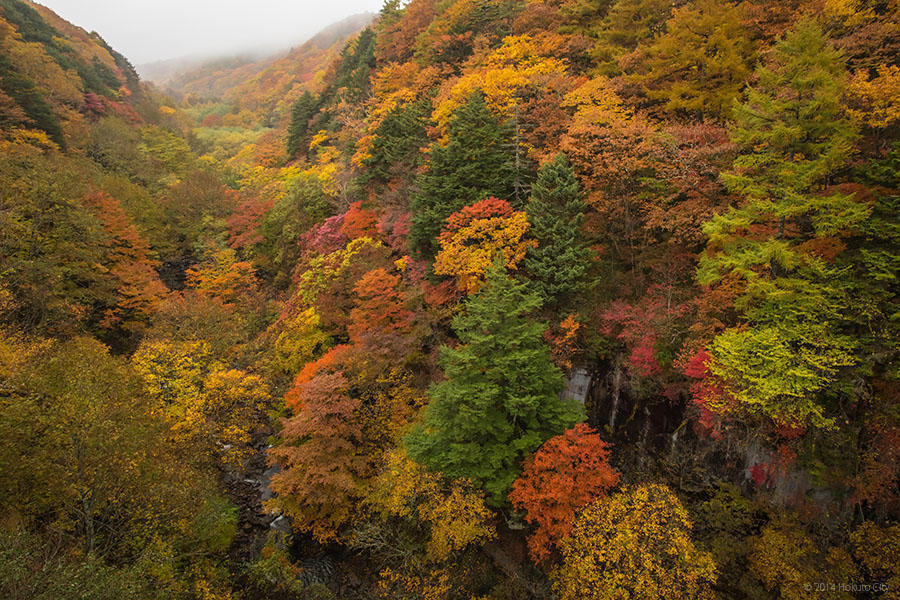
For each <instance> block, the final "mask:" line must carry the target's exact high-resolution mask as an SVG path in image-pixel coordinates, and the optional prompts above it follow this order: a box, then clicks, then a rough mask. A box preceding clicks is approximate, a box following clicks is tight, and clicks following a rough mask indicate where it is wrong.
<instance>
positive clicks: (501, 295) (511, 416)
mask: <svg viewBox="0 0 900 600" xmlns="http://www.w3.org/2000/svg"><path fill="white" fill-rule="evenodd" d="M539 305H540V300H539V299H538V298H537V296H535V295H534V294H530V293H528V292H527V290H526V286H525V284H523V283H520V282H517V281H515V280H514V279H512V278H510V277H509V276H508V275H507V273H506V270H505V269H504V268H503V267H502V265H500V264H497V265H495V266H494V267H493V268H492V269H491V271H490V272H489V273H488V278H487V282H486V283H485V285H484V287H483V288H482V289H481V290H480V291H479V292H478V293H477V294H476V295H474V296H473V297H472V298H471V300H470V301H469V302H468V303H467V305H466V310H465V312H464V313H461V314H459V315H457V317H456V318H455V319H454V320H453V328H454V330H455V331H456V334H457V336H458V337H459V340H460V345H459V346H458V347H456V348H451V347H447V346H445V347H443V348H442V349H441V366H442V367H443V369H444V373H445V375H446V377H447V379H446V380H444V381H442V382H440V383H437V384H435V385H434V386H433V387H432V389H431V393H430V395H431V403H430V404H429V405H428V408H427V410H426V416H425V422H424V424H423V425H422V426H420V427H418V428H417V429H415V430H413V432H412V433H411V434H410V435H409V436H408V437H407V438H406V445H407V448H408V450H409V453H410V455H411V456H412V457H413V458H414V459H416V460H418V461H420V462H422V463H423V464H425V465H426V466H427V467H428V468H429V469H430V470H432V471H439V472H441V473H443V475H444V476H445V477H448V478H468V479H470V480H471V481H472V482H474V483H475V484H476V485H478V486H480V487H482V488H483V489H484V491H485V492H486V494H487V498H488V502H489V503H490V504H492V505H493V506H501V505H503V504H505V503H506V502H507V494H508V492H509V490H510V487H511V486H512V483H513V481H515V479H516V478H517V477H518V475H519V474H520V473H521V470H522V463H523V461H524V459H525V458H526V457H528V456H529V455H530V454H531V453H532V452H534V451H535V450H537V448H539V447H540V446H541V444H543V443H544V442H545V441H546V440H547V439H549V438H551V437H553V436H554V435H559V434H560V433H562V432H563V431H565V430H566V429H567V428H569V427H571V426H572V425H573V424H574V423H575V422H577V421H578V420H579V419H580V412H579V410H578V409H577V408H576V407H575V406H574V405H571V404H567V403H564V402H563V401H561V400H560V399H559V395H558V394H559V391H560V390H561V389H562V386H563V379H562V374H561V373H560V371H559V370H558V369H557V368H556V367H555V366H554V365H553V363H552V361H551V358H550V350H549V348H548V347H547V346H546V345H545V344H544V342H543V339H542V335H543V332H544V331H545V329H546V328H545V327H544V325H543V324H541V323H536V322H534V321H533V320H531V319H530V318H529V317H528V315H529V313H531V312H533V311H534V310H535V309H536V308H538V306H539Z"/></svg>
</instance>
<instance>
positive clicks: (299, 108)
mask: <svg viewBox="0 0 900 600" xmlns="http://www.w3.org/2000/svg"><path fill="white" fill-rule="evenodd" d="M317 110H318V102H317V101H316V98H315V96H313V95H312V94H311V93H310V92H309V90H307V91H305V92H303V95H302V96H300V97H299V98H297V100H296V101H295V102H294V104H293V106H292V107H291V124H290V127H288V139H287V155H288V159H289V160H290V159H293V158H295V157H296V156H297V155H298V154H300V153H301V152H303V151H304V150H305V145H306V144H305V142H306V134H307V133H308V131H307V130H308V128H309V120H310V119H311V118H312V117H313V115H315V114H316V111H317Z"/></svg>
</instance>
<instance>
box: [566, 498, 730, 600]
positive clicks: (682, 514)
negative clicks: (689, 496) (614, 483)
mask: <svg viewBox="0 0 900 600" xmlns="http://www.w3.org/2000/svg"><path fill="white" fill-rule="evenodd" d="M691 527H692V524H691V521H690V519H689V518H688V514H687V511H686V510H685V509H684V507H683V506H682V505H681V502H680V501H679V500H678V498H677V497H676V496H675V494H673V493H672V492H671V490H669V488H668V487H666V486H664V485H658V484H644V485H639V486H636V487H632V488H622V491H621V492H620V493H619V494H616V495H614V496H611V497H610V498H602V499H600V500H597V501H595V502H594V503H592V504H590V505H588V507H587V508H585V509H584V512H583V513H582V514H581V515H580V516H579V517H578V518H577V519H576V521H575V526H574V528H573V531H572V534H571V536H570V537H569V538H568V539H566V540H563V542H562V544H561V547H562V554H563V565H562V566H561V567H560V568H559V569H558V570H556V571H555V573H554V574H553V579H554V589H555V590H556V593H557V594H558V596H559V598H560V600H612V599H620V598H645V599H648V600H649V599H653V598H659V599H662V598H666V599H667V600H671V599H681V598H684V599H685V600H687V599H710V600H711V599H712V598H714V594H713V590H712V586H713V584H714V583H715V581H716V565H715V563H714V562H713V559H712V556H711V555H710V554H709V553H707V552H704V551H703V550H700V549H699V548H697V547H696V546H695V545H694V542H693V541H692V540H691V537H690V531H691Z"/></svg>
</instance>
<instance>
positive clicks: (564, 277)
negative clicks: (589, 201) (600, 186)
mask: <svg viewBox="0 0 900 600" xmlns="http://www.w3.org/2000/svg"><path fill="white" fill-rule="evenodd" d="M585 209H586V205H585V203H584V201H583V200H582V198H581V190H580V186H579V184H578V180H577V179H576V178H575V173H574V172H573V171H572V167H571V166H570V165H569V161H568V160H567V159H566V156H565V155H564V154H558V155H557V156H556V157H555V158H554V159H553V160H552V161H551V162H549V163H547V164H546V165H544V167H543V168H542V169H541V170H540V172H539V173H538V176H537V179H536V180H535V182H534V184H532V186H531V199H530V200H529V201H528V204H527V205H526V207H525V211H526V212H527V213H528V221H529V222H530V223H531V229H530V232H531V234H532V235H533V236H534V238H535V239H536V240H537V242H538V245H537V247H534V248H530V249H529V250H528V254H527V255H526V257H525V261H524V262H523V269H524V271H525V273H526V274H527V275H528V276H529V278H531V281H532V284H531V288H532V289H533V290H534V291H535V292H536V293H537V294H538V296H540V298H541V300H543V302H544V303H545V305H547V306H549V307H551V308H554V309H558V310H561V309H565V308H569V307H571V306H572V305H574V304H575V303H576V302H577V301H578V297H579V296H580V295H581V294H582V293H583V292H584V291H585V288H586V287H587V274H588V269H589V268H590V263H591V258H592V255H593V252H592V251H591V250H590V249H589V248H588V247H587V244H586V242H585V239H584V236H583V235H582V233H581V221H582V219H583V218H584V211H585Z"/></svg>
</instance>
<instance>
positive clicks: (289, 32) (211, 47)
mask: <svg viewBox="0 0 900 600" xmlns="http://www.w3.org/2000/svg"><path fill="white" fill-rule="evenodd" d="M37 1H38V2H39V3H40V4H43V5H45V6H47V7H49V8H51V9H52V10H53V11H54V12H56V13H57V14H58V15H59V16H61V17H63V18H64V19H66V20H67V21H69V22H71V23H74V24H75V25H78V26H79V27H82V28H83V29H86V30H87V31H96V32H97V33H99V34H100V35H101V36H102V37H103V39H105V40H106V41H107V43H109V44H110V45H111V46H112V47H113V48H115V49H116V50H118V51H119V52H121V53H122V54H124V55H125V56H126V57H128V59H129V60H131V62H132V63H133V64H136V65H138V64H142V63H148V62H153V61H157V60H163V59H168V58H178V57H182V56H193V55H204V56H214V55H220V54H223V53H228V52H232V51H235V50H251V49H274V48H281V47H288V46H291V45H292V44H297V43H299V42H301V41H303V40H305V39H307V38H309V37H310V36H312V35H314V34H315V33H317V32H318V31H319V30H321V29H322V28H324V27H326V26H328V25H330V24H331V23H334V22H335V21H340V20H341V19H343V18H344V17H348V16H350V15H353V14H356V13H361V12H378V11H379V10H380V9H381V6H382V5H383V3H384V2H383V0H37Z"/></svg>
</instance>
